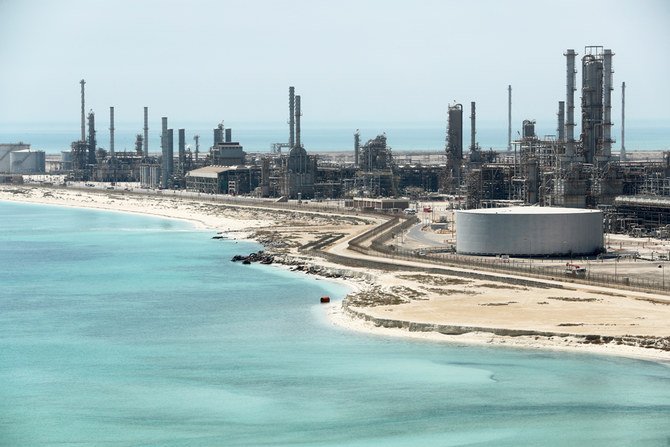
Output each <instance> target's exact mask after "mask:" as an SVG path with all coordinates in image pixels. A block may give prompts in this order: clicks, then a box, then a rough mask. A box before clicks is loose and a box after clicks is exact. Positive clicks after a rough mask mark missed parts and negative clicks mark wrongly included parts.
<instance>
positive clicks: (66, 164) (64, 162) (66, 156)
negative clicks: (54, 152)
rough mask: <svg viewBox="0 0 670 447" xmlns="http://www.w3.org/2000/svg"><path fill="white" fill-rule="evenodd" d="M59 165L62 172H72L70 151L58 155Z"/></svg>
mask: <svg viewBox="0 0 670 447" xmlns="http://www.w3.org/2000/svg"><path fill="white" fill-rule="evenodd" d="M60 163H61V169H62V170H63V171H71V170H72V152H71V151H61V153H60Z"/></svg>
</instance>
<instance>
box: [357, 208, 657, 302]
mask: <svg viewBox="0 0 670 447" xmlns="http://www.w3.org/2000/svg"><path fill="white" fill-rule="evenodd" d="M416 222H418V220H416V218H415V220H412V219H407V220H404V221H403V222H400V221H399V219H397V218H396V219H392V220H389V221H388V222H385V223H384V224H382V225H380V226H378V227H376V228H374V229H373V230H371V231H369V232H367V233H364V234H363V235H360V236H358V237H357V238H355V239H352V240H351V241H350V242H349V248H350V249H351V250H353V251H356V252H359V253H363V254H367V255H372V256H382V257H385V258H389V259H402V260H407V261H418V262H422V263H429V264H436V265H448V266H452V267H464V268H471V267H476V268H478V269H481V270H488V271H493V272H501V273H510V274H523V276H528V277H533V278H542V279H551V280H557V281H562V282H569V283H579V284H589V285H598V286H606V287H617V288H622V289H629V290H638V291H644V292H650V291H651V292H657V293H667V292H668V290H669V289H670V288H669V287H668V284H666V283H665V281H664V280H660V281H659V280H652V279H646V278H636V277H631V276H626V275H619V274H609V273H593V272H591V271H590V269H587V271H586V276H585V277H583V278H580V277H574V276H568V274H566V272H565V267H563V266H546V265H542V264H541V262H535V263H534V262H533V260H532V259H531V260H530V262H520V261H518V260H514V259H502V258H484V257H477V256H465V255H459V254H455V253H435V252H429V251H416V250H408V249H404V248H399V247H395V246H389V245H386V244H385V242H387V241H388V240H390V239H392V238H393V237H394V236H397V235H398V234H399V233H400V232H402V231H404V230H405V229H407V228H409V227H410V226H411V225H413V224H414V223H416ZM377 235H379V236H377ZM374 236H377V237H375V238H374V239H373V240H372V242H371V243H370V245H369V246H365V245H363V244H362V243H361V242H362V241H364V240H368V239H371V238H373V237H374Z"/></svg>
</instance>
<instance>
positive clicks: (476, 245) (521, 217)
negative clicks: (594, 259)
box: [456, 206, 604, 256]
mask: <svg viewBox="0 0 670 447" xmlns="http://www.w3.org/2000/svg"><path fill="white" fill-rule="evenodd" d="M603 248H604V246H603V214H602V212H601V211H598V210H585V209H577V208H554V207H523V206H517V207H509V208H487V209H478V210H467V211H456V252H457V253H462V254H473V255H514V256H529V255H530V256H544V255H567V254H573V255H584V254H593V253H597V252H599V251H601V250H602V249H603Z"/></svg>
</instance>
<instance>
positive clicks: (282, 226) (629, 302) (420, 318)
mask: <svg viewBox="0 0 670 447" xmlns="http://www.w3.org/2000/svg"><path fill="white" fill-rule="evenodd" d="M17 191H21V192H17ZM0 200H8V201H18V202H31V203H40V204H48V205H59V206H72V207H82V208H95V209H103V210H110V211H121V212H130V213H140V214H149V215H155V216H161V217H167V218H173V219H184V220H188V221H191V222H194V223H195V224H196V225H198V227H199V228H203V229H213V230H216V231H218V232H223V233H225V234H226V235H227V236H228V237H231V238H245V237H249V236H250V234H251V233H252V232H253V231H256V230H266V231H272V232H277V233H278V234H279V235H280V238H282V239H285V240H286V241H287V247H286V248H285V249H284V251H285V253H286V254H287V255H289V256H291V257H293V258H296V259H300V260H301V261H303V262H305V263H307V264H312V265H317V266H326V267H330V268H334V269H343V267H342V266H339V265H336V264H331V263H329V262H326V261H325V260H323V259H321V258H318V257H314V256H311V255H309V254H305V253H304V252H298V250H297V247H298V246H300V245H302V244H304V243H306V242H309V241H312V240H315V239H317V238H318V237H320V236H321V235H323V234H328V233H329V232H338V233H344V234H346V235H347V236H346V237H345V238H344V239H342V240H341V241H340V242H339V243H338V244H336V245H335V246H334V247H331V248H330V249H329V251H331V252H333V253H337V254H339V255H341V256H348V257H356V258H360V259H366V258H369V259H372V260H379V259H377V258H371V257H366V256H365V255H361V254H358V253H353V252H351V251H350V250H347V249H346V247H347V241H348V240H349V239H350V238H351V237H353V236H355V235H357V234H360V233H361V232H363V231H365V230H366V229H368V228H371V225H370V224H372V223H374V222H372V221H371V222H369V224H368V225H364V224H358V225H354V224H352V223H351V222H350V221H347V220H342V219H338V218H337V217H336V216H333V215H330V214H328V215H326V214H320V215H316V217H315V213H310V215H309V216H306V215H303V214H301V213H299V212H290V211H286V212H278V211H276V210H272V209H262V208H254V207H250V206H230V205H228V204H226V205H223V204H213V203H211V202H204V201H197V200H191V199H181V198H176V197H173V196H169V195H167V194H166V195H165V196H142V195H131V194H123V193H110V192H92V191H91V192H89V191H80V190H66V189H56V188H39V187H26V186H15V185H0ZM319 216H320V217H319ZM381 260H383V259H381ZM407 264H408V265H417V263H416V262H411V263H407ZM418 265H421V264H418ZM431 267H435V266H434V265H432V266H431ZM344 269H345V270H346V271H347V272H348V273H347V275H346V276H347V279H346V280H344V281H345V283H346V284H347V285H348V286H349V287H350V288H351V290H352V292H353V293H360V292H366V291H367V292H370V291H373V292H372V295H375V294H377V295H380V296H384V295H385V294H392V295H395V296H397V297H400V298H402V299H403V300H404V301H406V302H404V303H400V304H388V305H375V306H372V307H369V306H365V305H362V306H358V307H355V306H354V307H352V309H354V310H356V311H357V312H360V313H364V314H366V315H368V316H370V317H373V318H383V319H393V320H401V321H412V322H417V323H431V324H448V325H460V326H474V327H480V328H502V329H522V330H534V331H543V332H551V333H569V334H574V335H575V336H580V335H586V334H598V335H603V336H604V335H610V336H623V335H626V334H630V335H636V336H656V337H668V336H670V324H667V322H668V321H670V305H668V304H665V303H666V302H668V297H666V296H652V295H649V294H644V293H634V292H627V291H626V292H624V291H620V290H614V289H612V290H610V289H606V288H602V287H600V288H598V287H588V286H575V285H574V284H570V285H569V287H570V289H569V290H565V289H557V288H533V287H525V286H523V287H513V288H510V287H509V285H507V284H505V283H498V282H495V281H492V280H490V279H489V280H473V281H470V280H467V281H466V282H464V283H461V284H431V283H430V281H432V280H430V277H428V278H426V277H416V278H414V279H412V276H413V275H414V276H416V275H417V273H416V272H381V271H375V270H370V269H364V268H344ZM452 270H453V269H452ZM456 270H458V269H456ZM461 270H463V269H461ZM424 276H425V275H424ZM429 276H431V275H429ZM432 276H435V275H432ZM437 278H438V280H442V281H443V280H444V277H443V275H437ZM440 278H441V279H440ZM426 281H428V282H426ZM548 283H550V282H548ZM499 286H502V287H499ZM327 309H328V315H329V317H330V319H331V321H332V322H333V324H336V325H338V326H341V327H344V328H347V329H350V330H356V331H363V332H366V333H371V334H379V335H383V336H399V337H410V338H415V339H421V340H431V341H441V342H448V343H455V344H468V345H470V344H476V345H502V346H509V347H514V348H525V349H543V350H562V351H570V352H584V353H596V354H608V355H620V356H626V357H635V358H644V359H649V360H655V361H664V362H670V352H668V351H662V350H658V349H645V348H640V347H632V346H626V345H617V344H614V343H610V344H598V345H594V344H583V343H580V342H579V340H578V338H576V337H544V336H539V337H537V336H517V337H510V336H498V335H493V334H491V333H489V332H483V331H480V332H470V333H467V334H463V335H449V336H448V335H443V334H440V333H437V332H410V331H407V330H403V329H387V328H383V327H377V326H375V325H374V324H372V323H369V322H366V321H364V320H362V319H359V318H352V317H351V316H350V314H348V313H345V312H344V311H343V310H342V308H341V306H340V305H339V302H335V303H334V304H331V305H329V306H327Z"/></svg>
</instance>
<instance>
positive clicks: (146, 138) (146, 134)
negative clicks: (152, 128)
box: [142, 107, 149, 157]
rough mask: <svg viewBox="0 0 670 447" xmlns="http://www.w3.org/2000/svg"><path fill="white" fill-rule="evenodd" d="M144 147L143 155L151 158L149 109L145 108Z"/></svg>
mask: <svg viewBox="0 0 670 447" xmlns="http://www.w3.org/2000/svg"><path fill="white" fill-rule="evenodd" d="M143 143H144V145H143V147H142V155H143V156H144V157H148V156H149V107H145V108H144V141H143Z"/></svg>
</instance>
